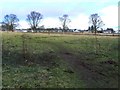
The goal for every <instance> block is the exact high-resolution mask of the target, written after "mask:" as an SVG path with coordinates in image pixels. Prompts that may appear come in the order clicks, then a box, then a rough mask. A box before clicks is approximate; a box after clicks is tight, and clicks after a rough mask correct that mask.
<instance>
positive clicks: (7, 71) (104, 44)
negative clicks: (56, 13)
mask: <svg viewBox="0 0 120 90" xmlns="http://www.w3.org/2000/svg"><path fill="white" fill-rule="evenodd" d="M2 34H3V37H2V38H3V41H2V44H3V59H2V62H3V63H2V64H3V87H4V88H11V87H13V88H87V87H88V84H89V83H91V82H90V81H88V83H86V80H84V78H83V79H82V76H85V75H84V74H83V73H81V72H82V71H78V72H76V71H75V69H76V68H74V67H72V65H71V64H72V63H71V62H70V63H68V62H67V60H68V59H70V60H71V61H73V62H76V59H75V60H74V59H72V58H69V55H73V57H75V58H77V61H80V64H81V63H82V64H81V65H82V67H84V68H87V69H88V70H89V71H91V70H92V71H94V72H96V73H98V74H99V75H100V76H98V77H99V78H100V79H101V81H99V79H98V81H97V82H95V83H92V86H93V87H117V84H118V82H117V76H118V74H119V73H118V39H119V38H118V37H113V36H98V37H97V38H98V42H97V44H96V42H95V37H94V36H92V35H90V36H89V35H65V34H50V35H48V34H40V33H35V34H32V33H25V34H24V35H25V37H22V35H23V33H13V32H3V33H2ZM23 39H24V40H25V43H24V45H25V49H26V54H25V55H26V60H24V58H23V56H24V54H23V53H24V51H23ZM96 46H97V47H96ZM96 48H97V53H95V50H96ZM67 55H68V56H67ZM66 59H67V60H66ZM80 64H79V63H78V64H76V65H75V66H79V65H80ZM78 69H79V68H78ZM83 72H85V71H84V70H83ZM78 73H80V74H78ZM91 73H93V72H91ZM101 75H102V76H104V77H103V78H101ZM95 77H96V76H95ZM78 78H79V79H78ZM108 82H109V83H108ZM111 84H112V85H111Z"/></svg>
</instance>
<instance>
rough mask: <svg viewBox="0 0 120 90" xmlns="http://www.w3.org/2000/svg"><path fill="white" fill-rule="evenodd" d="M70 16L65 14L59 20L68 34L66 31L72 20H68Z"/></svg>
mask: <svg viewBox="0 0 120 90" xmlns="http://www.w3.org/2000/svg"><path fill="white" fill-rule="evenodd" d="M68 17H69V16H68V15H67V14H64V15H63V16H62V17H59V20H60V21H61V22H62V27H63V31H65V32H66V29H68V25H67V24H68V23H70V22H71V20H70V19H69V18H68Z"/></svg>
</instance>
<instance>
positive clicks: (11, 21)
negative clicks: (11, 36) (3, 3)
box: [2, 14, 19, 31]
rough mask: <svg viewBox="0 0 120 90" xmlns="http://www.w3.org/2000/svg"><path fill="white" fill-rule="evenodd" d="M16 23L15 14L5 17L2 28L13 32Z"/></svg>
mask: <svg viewBox="0 0 120 90" xmlns="http://www.w3.org/2000/svg"><path fill="white" fill-rule="evenodd" d="M18 21H19V19H18V18H17V16H16V15H15V14H10V15H5V17H4V21H3V22H2V28H3V29H5V30H8V31H14V29H15V27H17V26H18Z"/></svg>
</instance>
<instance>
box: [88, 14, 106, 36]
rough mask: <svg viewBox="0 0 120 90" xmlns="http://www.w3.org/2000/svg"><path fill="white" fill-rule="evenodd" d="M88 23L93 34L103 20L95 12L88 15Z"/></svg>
mask: <svg viewBox="0 0 120 90" xmlns="http://www.w3.org/2000/svg"><path fill="white" fill-rule="evenodd" d="M89 23H90V24H91V25H92V27H93V29H94V30H93V31H94V32H95V34H96V32H97V30H98V29H99V28H100V27H102V26H103V25H104V23H103V21H102V20H101V18H100V16H98V14H97V13H96V14H91V15H90V18H89Z"/></svg>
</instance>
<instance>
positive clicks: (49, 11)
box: [0, 0, 119, 29]
mask: <svg viewBox="0 0 120 90" xmlns="http://www.w3.org/2000/svg"><path fill="white" fill-rule="evenodd" d="M118 1H119V0H2V1H0V9H1V11H2V14H0V17H1V18H0V20H1V21H2V20H3V18H4V16H5V15H6V14H16V15H17V17H18V18H19V19H20V22H19V23H20V25H19V28H28V27H29V26H28V24H27V22H26V16H27V14H29V13H30V12H31V11H37V12H40V13H41V14H42V15H43V20H42V21H41V23H40V26H41V25H45V27H60V26H61V24H60V21H59V17H60V16H62V15H63V14H68V15H69V18H70V19H71V23H70V24H69V28H77V29H88V26H89V24H88V21H89V16H90V15H91V14H94V13H98V15H99V16H100V17H101V18H102V20H103V22H104V24H105V26H104V27H103V28H107V27H108V28H114V29H117V26H118Z"/></svg>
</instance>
